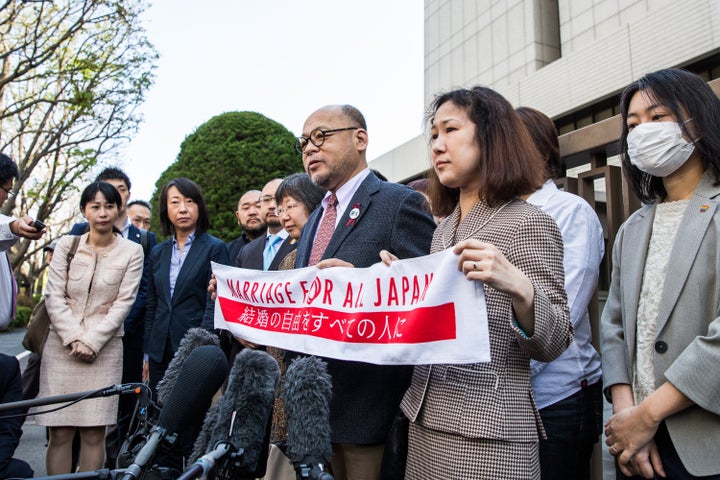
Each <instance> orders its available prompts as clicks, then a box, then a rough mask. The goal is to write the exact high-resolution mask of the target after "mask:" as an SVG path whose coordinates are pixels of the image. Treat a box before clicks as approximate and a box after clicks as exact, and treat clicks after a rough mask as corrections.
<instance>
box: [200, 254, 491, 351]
mask: <svg viewBox="0 0 720 480" xmlns="http://www.w3.org/2000/svg"><path fill="white" fill-rule="evenodd" d="M212 269H213V273H214V274H215V277H216V278H217V292H218V299H217V301H216V303H215V327H216V328H223V329H226V330H230V331H231V332H232V333H233V335H235V336H237V337H241V338H244V339H246V340H248V341H250V342H253V343H256V344H259V345H270V346H274V347H279V348H283V349H286V350H291V351H295V352H302V353H306V354H311V355H318V356H322V357H330V358H337V359H341V360H354V361H360V362H367V363H375V364H380V365H422V364H432V363H476V362H489V361H490V344H489V340H488V325H487V309H486V305H485V294H484V291H483V287H482V283H481V282H476V281H468V280H467V279H466V278H465V275H464V274H463V273H462V272H460V271H459V270H458V256H457V255H455V254H453V253H452V250H451V249H449V250H445V251H443V252H438V253H434V254H432V255H427V256H424V257H417V258H411V259H406V260H398V261H396V262H393V264H392V265H391V266H390V267H388V266H387V265H384V264H382V263H377V264H375V265H373V266H371V267H369V268H344V267H334V268H326V269H318V268H316V267H307V268H301V269H297V270H283V271H277V272H275V271H273V272H263V271H258V270H246V269H242V268H235V267H228V266H225V265H220V264H217V263H213V264H212Z"/></svg>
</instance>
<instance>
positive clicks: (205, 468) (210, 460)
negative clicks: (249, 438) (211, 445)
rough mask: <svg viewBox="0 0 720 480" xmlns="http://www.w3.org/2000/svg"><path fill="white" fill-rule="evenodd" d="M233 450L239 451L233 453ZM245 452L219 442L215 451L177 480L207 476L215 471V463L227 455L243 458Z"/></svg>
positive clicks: (202, 458) (189, 479)
mask: <svg viewBox="0 0 720 480" xmlns="http://www.w3.org/2000/svg"><path fill="white" fill-rule="evenodd" d="M233 450H237V451H236V452H233ZM243 453H245V451H244V450H243V449H242V448H239V449H236V448H235V447H234V446H233V445H232V444H231V443H229V442H219V443H218V444H217V445H215V449H214V450H212V451H210V452H208V453H206V454H205V455H203V456H202V457H200V458H199V459H198V461H197V462H195V463H194V464H193V466H192V467H190V468H188V469H187V470H186V471H185V473H183V474H182V475H180V476H179V477H178V478H177V479H176V480H195V479H196V478H199V477H205V476H207V474H208V472H210V470H212V469H213V467H214V466H215V463H216V462H217V461H218V460H220V459H222V458H224V457H225V456H227V455H231V456H232V457H237V456H241V455H242V454H243Z"/></svg>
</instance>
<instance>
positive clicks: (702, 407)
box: [601, 174, 720, 476]
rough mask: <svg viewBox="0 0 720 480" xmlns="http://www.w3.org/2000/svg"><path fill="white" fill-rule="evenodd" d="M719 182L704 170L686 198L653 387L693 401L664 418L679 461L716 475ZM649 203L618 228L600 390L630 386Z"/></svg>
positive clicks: (719, 439)
mask: <svg viewBox="0 0 720 480" xmlns="http://www.w3.org/2000/svg"><path fill="white" fill-rule="evenodd" d="M718 195H720V187H718V186H713V185H712V181H711V179H710V178H709V177H708V175H707V174H705V176H703V177H702V179H701V181H700V183H699V184H698V186H697V188H696V189H695V192H694V194H693V196H692V198H691V199H690V202H689V204H688V207H687V210H686V211H685V214H684V216H683V218H682V221H681V223H680V227H679V229H678V233H677V237H676V239H675V241H674V243H673V247H672V251H671V253H670V258H669V259H668V270H667V276H666V279H665V285H664V287H663V293H662V300H661V302H660V306H659V313H658V318H657V334H656V335H657V336H656V339H655V356H654V365H655V386H656V387H659V386H660V385H662V384H663V383H665V382H666V381H669V382H670V383H672V385H674V386H675V387H676V388H677V389H678V390H680V391H681V392H682V393H683V394H685V395H686V396H687V397H689V398H690V399H691V400H692V401H693V402H694V403H695V405H694V406H692V407H690V408H688V409H686V410H684V411H682V412H680V413H677V414H675V415H672V416H671V417H668V418H667V419H666V420H665V424H666V425H667V429H668V432H669V434H670V438H671V439H672V442H673V445H674V447H675V449H676V450H677V453H678V455H679V457H680V460H681V461H682V463H683V465H684V466H685V468H687V470H688V471H689V472H690V473H692V474H693V475H698V476H705V475H712V474H718V473H720V456H718V455H708V453H709V452H708V451H707V446H708V445H718V444H720V375H718V373H717V369H718V366H720V317H719V316H718V315H720V209H718ZM654 216H655V204H652V205H646V206H644V207H642V208H641V209H640V210H638V211H637V212H635V213H634V214H633V215H632V216H631V217H630V218H629V219H628V220H627V221H626V222H625V223H624V224H623V225H622V227H621V228H620V231H619V232H618V235H617V238H616V240H615V246H614V248H613V272H612V282H611V285H610V291H609V293H608V299H607V303H606V304H605V309H604V310H603V314H602V319H601V342H602V360H603V364H602V368H603V379H604V381H603V383H604V386H605V388H609V387H611V386H613V385H616V384H630V385H632V368H633V363H634V356H635V342H636V337H635V328H636V313H637V309H638V299H639V297H640V287H641V283H642V276H643V271H644V268H645V258H646V257H647V249H648V244H649V241H650V234H651V233H652V224H653V218H654Z"/></svg>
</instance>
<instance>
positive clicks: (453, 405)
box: [402, 200, 573, 461]
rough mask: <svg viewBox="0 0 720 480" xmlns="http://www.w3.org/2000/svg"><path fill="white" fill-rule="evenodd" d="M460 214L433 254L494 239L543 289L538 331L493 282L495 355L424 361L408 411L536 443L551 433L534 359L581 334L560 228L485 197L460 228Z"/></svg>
mask: <svg viewBox="0 0 720 480" xmlns="http://www.w3.org/2000/svg"><path fill="white" fill-rule="evenodd" d="M459 219H460V209H459V207H458V208H456V209H455V211H454V212H453V213H452V214H451V215H450V216H449V217H447V218H446V219H445V220H444V221H443V222H441V223H440V225H439V226H438V228H437V230H436V231H435V235H434V237H433V243H432V247H431V251H432V252H436V251H439V250H443V249H445V248H448V247H450V246H452V245H455V244H456V243H458V242H460V241H462V240H464V239H466V238H476V239H478V240H481V241H484V242H489V243H492V244H494V245H495V246H496V247H497V248H498V249H499V250H500V251H501V252H502V253H503V255H505V257H506V258H507V259H508V260H509V261H510V262H511V263H512V264H513V265H515V266H516V267H518V268H519V269H520V270H522V271H523V272H524V273H525V275H527V276H528V277H529V278H530V280H531V282H532V283H533V285H534V286H535V332H534V334H533V336H532V337H531V338H527V337H526V336H525V335H524V334H523V332H522V331H521V330H519V329H518V328H517V327H516V326H515V323H514V316H513V311H512V305H511V299H510V297H509V296H508V295H507V294H505V293H502V292H499V291H497V290H494V289H493V288H490V287H488V286H485V296H486V301H487V311H488V324H489V333H490V352H491V357H492V360H491V361H490V362H489V363H476V364H468V365H427V366H416V367H415V370H414V373H413V378H412V382H411V386H410V388H409V389H408V391H407V393H406V394H405V397H404V398H403V401H402V409H403V411H404V412H405V414H406V415H408V417H409V418H410V419H411V420H412V421H417V422H419V423H420V424H422V425H423V426H425V427H427V428H431V429H434V430H439V431H443V432H447V433H451V434H457V435H458V436H461V437H463V438H470V439H492V440H502V441H508V442H536V441H537V440H538V432H540V433H541V434H543V435H544V430H543V427H542V422H541V420H540V415H539V414H538V411H537V408H536V407H535V402H534V400H533V394H532V389H531V387H530V359H531V358H534V359H537V360H541V361H543V362H549V361H551V360H553V359H554V358H556V357H557V356H558V355H560V354H561V353H562V352H563V351H564V350H565V349H566V348H567V347H568V345H569V344H570V342H571V341H572V339H573V330H572V326H571V324H570V320H569V313H568V308H567V298H566V294H565V288H564V274H563V243H562V237H561V235H560V231H559V230H558V228H557V225H556V224H555V222H554V221H553V220H552V218H550V217H549V216H548V215H547V214H545V213H543V212H542V211H540V210H539V209H537V208H536V207H534V206H532V205H530V204H528V203H525V202H523V201H521V200H514V201H512V202H510V203H508V204H506V205H505V206H503V207H498V208H490V207H488V206H487V205H485V204H484V203H482V202H479V203H477V204H476V205H475V206H474V207H473V208H472V209H471V210H470V212H469V213H468V214H467V216H466V218H465V219H463V222H462V223H461V224H460V225H458V222H459ZM485 222H487V224H486V225H484V226H483V224H484V223H485ZM447 454H448V455H449V456H453V455H462V454H463V452H462V451H448V452H447ZM478 461H480V459H478ZM482 461H487V459H482ZM495 461H502V460H500V459H495Z"/></svg>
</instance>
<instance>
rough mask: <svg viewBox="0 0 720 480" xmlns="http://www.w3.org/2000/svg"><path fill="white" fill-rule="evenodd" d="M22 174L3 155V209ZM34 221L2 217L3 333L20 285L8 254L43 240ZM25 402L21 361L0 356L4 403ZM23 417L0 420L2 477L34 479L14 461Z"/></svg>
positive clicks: (0, 165) (0, 194)
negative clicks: (20, 243) (24, 242)
mask: <svg viewBox="0 0 720 480" xmlns="http://www.w3.org/2000/svg"><path fill="white" fill-rule="evenodd" d="M19 176H20V172H19V170H18V167H17V165H16V164H15V162H14V161H13V160H12V159H11V158H10V157H8V156H7V155H5V154H4V153H0V206H2V205H3V204H4V203H5V201H6V200H7V199H8V198H10V197H13V196H14V195H13V192H12V188H13V182H14V181H15V180H17V179H18V177H19ZM33 223H34V222H33V219H32V218H30V217H22V218H18V219H15V218H13V217H8V216H6V215H0V331H3V330H6V329H7V327H8V325H10V322H11V321H12V320H13V318H14V317H15V307H16V303H15V302H16V300H17V283H16V282H15V276H14V275H13V271H12V265H11V264H10V258H9V257H8V255H7V251H8V250H9V249H10V247H12V246H13V245H15V243H16V242H17V241H18V240H19V238H20V237H24V238H30V239H32V240H37V239H39V238H40V237H41V236H42V235H43V234H44V233H45V230H44V229H39V230H38V229H37V228H35V227H34V226H33ZM19 400H22V383H21V381H20V365H19V363H18V361H17V359H16V358H15V357H13V356H10V355H5V354H2V353H0V403H9V402H16V401H19ZM21 413H22V412H20V411H7V412H5V415H15V414H21ZM22 423H23V418H22V417H19V416H18V417H16V418H6V419H3V420H0V478H30V477H32V476H33V471H32V468H30V465H28V464H27V462H25V461H23V460H19V459H16V458H13V455H14V454H15V449H16V448H17V446H18V443H20V436H21V435H22Z"/></svg>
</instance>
